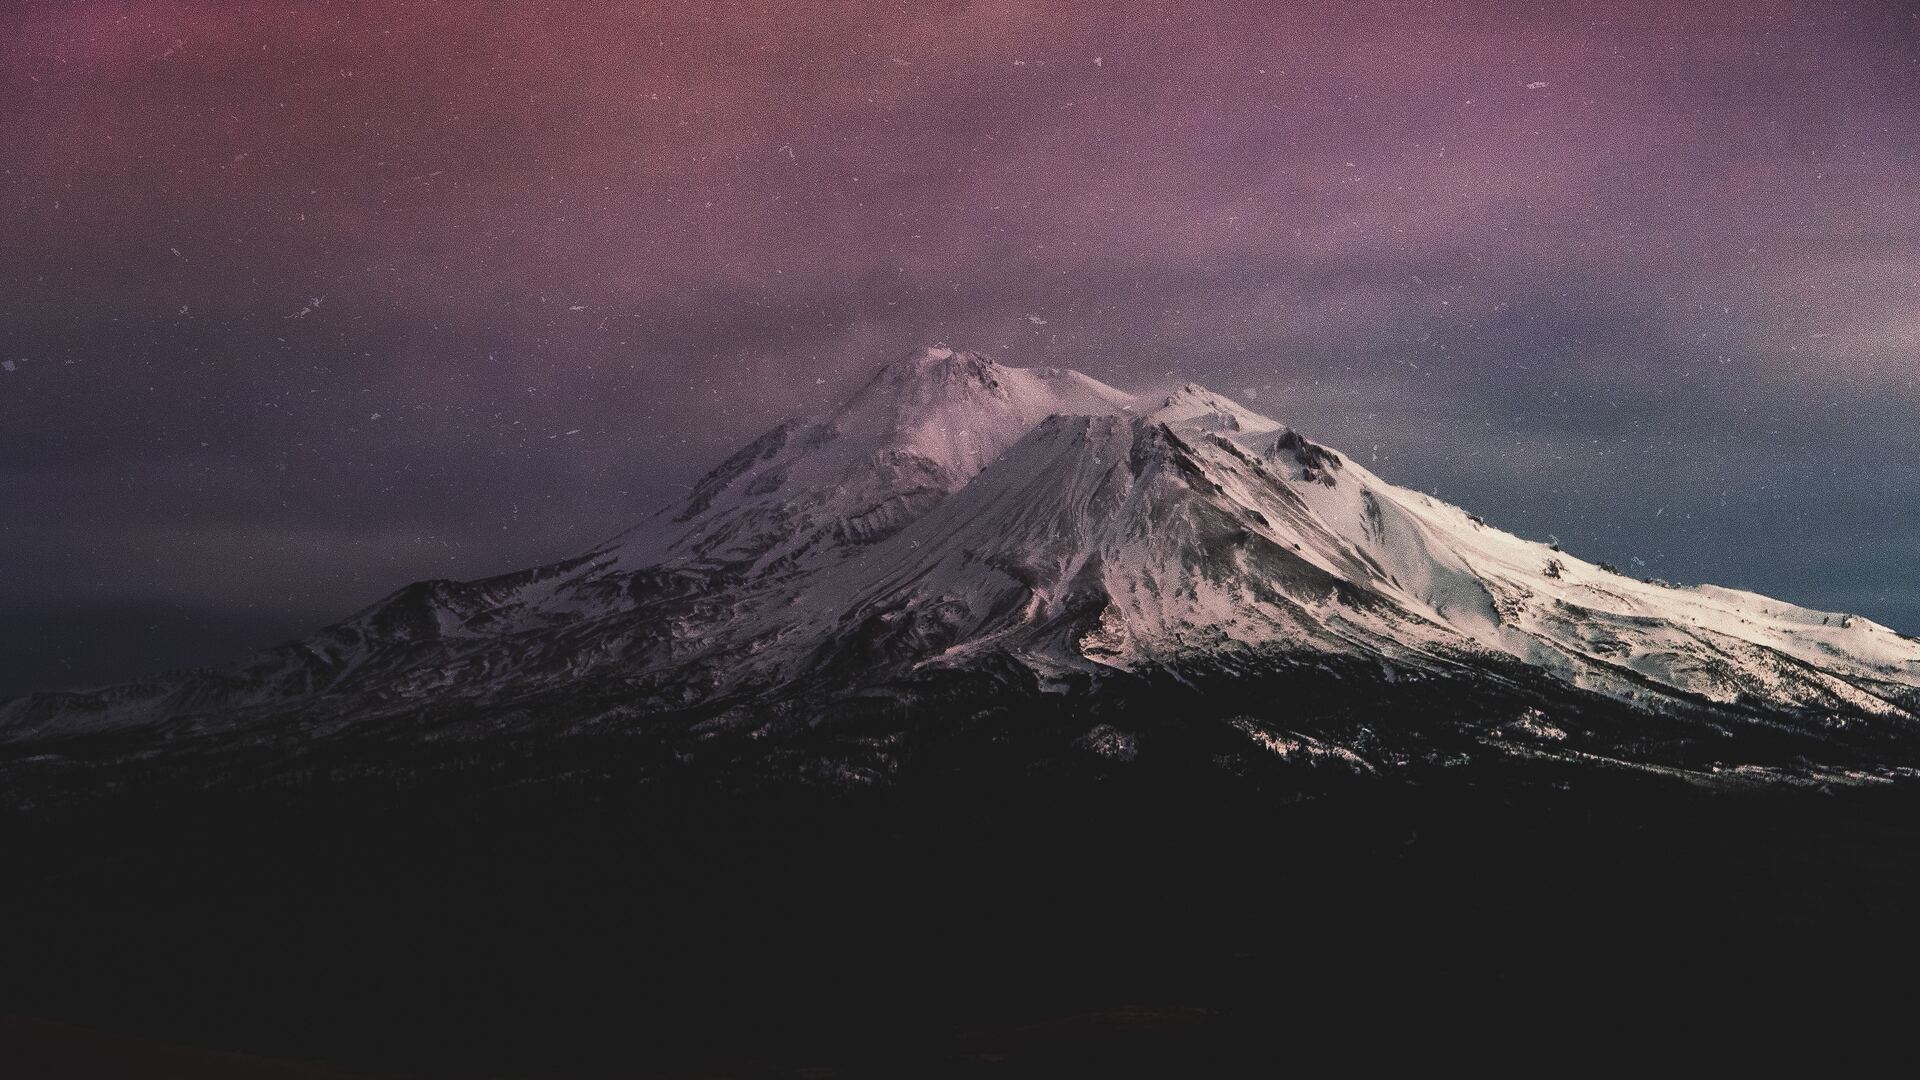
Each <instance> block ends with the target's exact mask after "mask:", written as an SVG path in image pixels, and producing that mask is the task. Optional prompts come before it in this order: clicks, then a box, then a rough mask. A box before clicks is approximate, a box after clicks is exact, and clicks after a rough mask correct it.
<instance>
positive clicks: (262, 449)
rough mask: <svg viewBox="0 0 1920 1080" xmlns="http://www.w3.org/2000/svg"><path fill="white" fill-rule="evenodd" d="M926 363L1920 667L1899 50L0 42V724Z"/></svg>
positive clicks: (682, 38) (459, 18)
mask: <svg viewBox="0 0 1920 1080" xmlns="http://www.w3.org/2000/svg"><path fill="white" fill-rule="evenodd" d="M923 342H950V343H952V344H955V345H961V346H966V347H971V348H975V349H978V350H980V351H982V352H986V353H988V354H990V355H992V356H994V357H996V358H998V359H1001V360H1002V361H1003V362H1006V363H1009V364H1015V365H1021V366H1028V365H1034V364H1051V365H1060V366H1067V367H1073V368H1078V369H1080V370H1082V371H1085V372H1087V373H1088V374H1091V375H1093V376H1095V377H1097V378H1100V379H1103V380H1106V381H1108V382H1111V383H1114V384H1116V385H1119V386H1121V387H1123V388H1127V389H1152V388H1155V387H1159V386H1163V385H1165V384H1169V383H1172V382H1173V381H1175V380H1176V379H1193V380H1197V381H1199V382H1202V383H1205V384H1207V385H1209V386H1211V387H1213V388H1215V389H1218V390H1221V391H1223V392H1226V393H1229V394H1232V395H1234V396H1237V397H1240V398H1242V399H1243V400H1247V401H1248V403H1249V404H1251V405H1252V406H1254V407H1255V408H1257V409H1258V410H1260V411H1262V412H1265V413H1268V414H1270V415H1273V416H1275V417H1276V418H1279V419H1282V420H1285V421H1288V422H1291V423H1292V424H1294V425H1295V426H1296V427H1299V428H1301V429H1302V430H1304V431H1305V432H1306V433H1307V434H1309V435H1310V436H1312V437H1314V438H1316V439H1318V440H1320V441H1323V442H1326V443H1329V444H1331V445H1333V446H1335V447H1338V448H1340V449H1343V450H1345V451H1347V452H1348V453H1349V454H1351V455H1353V456H1354V457H1356V458H1357V459H1358V460H1360V461H1361V462H1362V463H1364V464H1368V465H1370V467H1372V468H1373V469H1374V470H1375V471H1377V472H1379V473H1381V474H1382V475H1384V476H1386V477H1387V478H1388V479H1391V480H1394V481H1397V482H1400V483H1403V484H1407V485H1410V486H1414V487H1418V488H1421V489H1424V490H1437V491H1438V493H1439V494H1440V495H1441V496H1442V497H1444V498H1447V499H1449V500H1451V501H1454V502H1458V503H1461V504H1462V505H1464V506H1466V507H1468V508H1470V509H1473V510H1475V511H1477V512H1479V513H1481V514H1482V515H1483V516H1485V517H1486V518H1488V519H1489V520H1490V521H1491V522H1493V523H1494V524H1496V525H1499V526H1502V527H1504V528H1507V529H1509V530H1512V531H1515V532H1518V533H1520V534H1522V535H1526V536H1530V537H1534V538H1541V539H1544V538H1547V537H1549V536H1557V537H1558V538H1559V539H1560V540H1561V541H1562V542H1564V543H1565V544H1566V545H1567V546H1568V548H1569V549H1571V550H1572V551H1574V552H1576V553H1578V554H1580V555H1583V556H1585V557H1588V558H1593V559H1606V560H1609V561H1612V562H1615V563H1617V564H1619V565H1620V566H1622V567H1623V568H1624V569H1627V570H1628V571H1630V572H1632V573H1635V574H1636V575H1637V576H1659V577H1665V578H1671V579H1676V580H1682V581H1701V580H1710V581H1716V582H1719V583H1723V584H1728V585H1739V586H1745V587H1749V588H1756V589H1760V590H1762V591H1765V592H1769V593H1773V594H1776V595H1779V596H1782V597H1785V598H1788V599H1791V600H1795V601H1798V602H1802V603H1806V604H1810V605H1814V606H1818V607H1825V608H1833V609H1837V610H1846V611H1855V612H1860V613H1862V614H1866V615H1868V616H1870V617H1872V618H1875V619H1878V620H1880V621H1883V622H1886V623H1888V624H1890V625H1892V626H1894V627H1895V628H1897V629H1902V630H1906V631H1909V632H1916V631H1920V575H1916V572H1915V569H1914V567H1913V557H1914V553H1915V552H1916V550H1920V472H1917V471H1916V470H1917V468H1920V388H1916V380H1920V15H1917V14H1916V11H1915V5H1913V4H1912V3H1889V4H1884V5H1870V4H1850V3H1846V2H1844V0H1829V2H1824V3H1817V4H1807V5H1799V4H1790V3H1715V2H1712V0H1703V2H1702V3H1697V4H1691V5H1683V4H1675V3H1670V2H1662V3H1650V4H1644V5H1639V4H1622V3H1609V4H1591V5H1586V4H1578V3H1553V4H1545V3H1541V4H1526V5H1508V6H1496V5H1469V4H1464V3H1462V4H1444V3H1430V4H1429V3H1419V4H1386V5H1376V6H1368V5H1365V4H1359V3H1331V4H1300V5H1295V6H1292V7H1283V5H1281V4H1278V3H1260V4H1255V3H1247V4H1240V3H1207V4H1202V3H1195V2H1189V3H1185V4H1141V5H1128V4H1121V3H1108V2H1102V3H1097V4H1096V3H1085V4H1041V3H1024V2H989V3H950V4H906V3H898V4H885V5H879V4H874V5H867V4H853V3H836V4H832V5H827V4H809V3H799V2H794V0H785V2H773V3H764V4H761V3H753V4H729V3H723V2H713V0H703V2H699V3H688V4H678V3H674V4H667V3H643V2H629V3H595V2H586V0H580V2H567V3H560V2H557V0H556V2H554V3H552V4H513V3H497V4H495V3H480V2H477V0H476V2H458V3H456V2H451V0H448V2H443V3H421V2H415V3H406V2H401V0H369V2H365V3H361V2H344V0H343V2H334V3H325V2H299V3H296V2H293V0H284V2H280V3H246V2H239V0H223V2H221V3H218V4H213V3H194V4H189V3H161V2H147V0H126V2H119V3H106V2H98V3H89V2H64V3H56V2H43V3H30V2H22V0H15V2H12V3H6V4H4V5H0V361H3V362H0V694H6V693H11V692H19V691H23V690H26V689H30V688H36V687H53V686H62V685H75V684H81V683H86V682H91V681H99V680H103V679H109V678H117V677H122V676H127V675H131V674H135V673H139V672H143V671H148V670H153V669H157V668H164V667H168V666H175V665H179V664H187V663H213V662H220V661H225V660H228V659H231V658H233V657H234V656H236V655H238V654H241V653H244V652H245V651H247V650H249V649H251V648H254V647H259V646H265V645H269V644H273V643H275V642H277V641H280V640H283V639H285V638H288V637H291V636H294V635H297V634H300V633H303V632H305V631H307V630H310V629H313V628H315V627H317V626H319V625H321V624H323V623H325V622H328V621H331V620H334V619H337V618H339V617H341V616H344V615H346V614H348V613H349V612H351V611H353V610H355V609H357V608H359V607H361V606H363V605H365V604H367V603H369V602H371V601H373V600H374V599H376V598H378V597H379V596H381V595H383V594H385V593H387V592H389V591H391V590H392V589H393V588H395V587H397V586H399V585H402V584H404V583H406V582H408V581H410V580H414V579H418V578H426V577H474V576H480V575H484V574H489V573H494V572H499V571H505V570H510V569H515V568H518V567H521V566H525V565H530V564H532V563H535V562H539V561H542V560H545V559H550V558H554V557H558V556H562V555H567V554H571V553H574V552H577V551H579V550H582V549H584V548H585V547H588V546H590V545H592V544H593V543H596V542H598V541H600V540H602V539H604V538H606V537H607V536H609V535H611V534H613V533H615V532H617V531H619V530H620V529H622V528H624V527H626V526H627V525H629V524H631V523H633V522H634V521H636V520H638V519H639V518H641V517H642V516H644V515H645V514H646V513H648V512H649V511H651V510H652V509H653V508H654V507H656V506H657V505H658V504H659V503H661V502H662V501H664V500H665V499H667V498H669V497H671V496H672V495H673V494H674V493H675V492H676V491H677V490H679V488H680V485H684V484H687V483H689V482H691V481H692V480H693V479H694V478H695V477H696V476H697V475H698V474H699V473H701V472H703V471H705V470H706V469H707V468H708V467H710V466H711V465H712V464H714V463H715V462H716V461H717V460H718V459H719V458H720V457H722V456H724V455H725V454H726V453H727V452H729V451H730V450H732V449H733V448H735V447H736V446H738V445H739V444H741V443H742V442H744V441H746V440H747V439H749V438H751V437H752V436H754V435H755V434H757V433H758V432H759V431H761V430H763V429H765V428H766V427H768V426H770V425H771V424H773V423H774V422H775V421H777V420H779V419H780V418H782V417H783V416H786V415H789V414H792V413H796V412H806V411H813V410H816V409H820V408H824V407H826V406H829V405H831V404H833V403H836V402H838V401H839V400H841V399H842V398H844V397H845V396H846V395H847V394H848V393H849V392H850V390H851V389H852V388H853V387H854V386H855V385H856V384H857V382H858V381H859V380H861V379H863V378H864V377H865V376H866V375H868V374H869V373H870V372H871V371H872V369H873V368H875V367H876V366H878V365H879V364H881V363H883V362H885V361H887V360H889V359H892V358H894V357H895V356H897V355H899V354H901V353H903V352H905V351H907V350H908V349H910V348H912V347H913V346H915V345H917V344H920V343H923Z"/></svg>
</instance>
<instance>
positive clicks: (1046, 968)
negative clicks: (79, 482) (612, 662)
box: [0, 724, 1920, 1076]
mask: <svg viewBox="0 0 1920 1080" xmlns="http://www.w3.org/2000/svg"><path fill="white" fill-rule="evenodd" d="M1081 729H1082V730H1083V729H1084V724H1082V725H1081ZM963 730H965V733H964V734H962V735H957V736H955V737H954V738H952V739H951V740H949V741H948V742H947V743H946V744H945V745H943V746H942V747H941V748H940V750H939V752H938V753H933V752H925V753H920V754H917V755H911V756H909V757H908V758H907V759H906V760H905V762H904V764H902V765H901V766H900V768H899V769H898V771H897V772H896V774H895V775H894V776H892V777H891V783H889V784H885V785H865V784H842V785H822V784H819V783H806V784H802V783H785V782H781V781H780V780H779V779H778V776H779V773H780V770H778V769H769V768H765V767H763V768H760V769H758V770H757V771H756V770H746V771H744V772H743V770H742V769H740V768H739V765H738V762H729V763H721V764H716V765H714V766H712V767H705V766H702V765H701V764H700V763H698V762H697V761H695V762H692V763H689V764H688V765H686V767H684V768H682V769H679V770H675V771H668V772H666V773H662V772H660V771H659V769H658V768H657V766H658V762H657V761H655V760H654V759H653V756H651V755H653V754H654V753H655V752H656V751H657V748H653V749H649V750H645V751H641V750H635V749H634V744H633V743H632V742H631V741H630V740H628V741H623V740H620V739H617V738H612V737H605V738H593V737H587V736H576V737H572V738H568V739H564V740H557V741H549V742H544V743H537V744H532V743H527V742H525V741H516V740H502V741H499V742H481V743H467V744H462V745H461V746H460V747H459V748H458V750H447V749H432V748H422V747H420V746H418V745H415V744H405V743H395V744H393V745H391V746H387V747H384V748H370V747H369V746H366V745H361V746H358V747H357V748H356V749H355V750H354V753H353V756H352V757H351V758H350V759H348V758H341V759H339V760H332V761H330V759H329V758H327V757H326V756H325V755H324V754H321V755H317V756H316V755H314V754H306V755H302V756H299V757H297V758H288V757H286V756H285V755H284V754H283V753H281V752H278V751H275V752H271V753H269V752H267V751H264V750H259V749H248V748H243V747H234V748H228V749H226V750H223V751H219V752H215V751H212V750H203V751H201V752H200V753H198V754H197V755H196V756H195V757H194V758H193V759H192V763H191V764H190V765H183V764H179V763H177V762H174V760H173V758H172V757H170V756H169V755H167V754H159V755H150V756H148V757H145V758H140V759H137V760H135V761H132V762H129V761H127V760H126V759H125V758H124V756H123V755H120V754H119V753H118V752H117V751H114V750H113V748H111V747H102V746H97V745H91V746H90V745H88V744H76V745H74V746H70V747H65V748H62V749H61V752H60V754H59V756H58V760H59V762H60V765H59V767H58V768H54V769H49V768H48V767H47V765H46V761H47V759H44V758H42V759H38V760H36V761H25V762H23V761H21V760H19V759H20V757H21V755H19V754H16V755H15V756H14V760H13V762H12V766H13V767H12V769H11V771H9V772H8V773H7V774H6V775H7V776H8V777H9V778H10V787H11V790H10V792H9V803H8V805H9V809H8V810H7V815H6V818H5V821H4V830H5V832H4V845H5V847H4V852H5V858H6V866H7V872H6V884H5V888H4V889H0V919H4V925H5V926H6V927H7V939H6V940H7V947H6V953H7V955H6V959H5V963H4V965H0V1013H6V1014H11V1015H12V1016H13V1017H15V1018H16V1019H13V1020H10V1021H8V1022H7V1023H5V1024H0V1073H6V1074H7V1075H33V1074H36V1073H40V1074H47V1075H74V1076H94V1075H128V1076H132V1075H142V1076H145V1075H182V1076H187V1075H209V1076H211V1075H221V1076H226V1075H232V1076H240V1075H288V1076H293V1075H300V1076H304V1075H335V1072H334V1070H341V1071H344V1072H347V1073H348V1074H353V1073H359V1072H372V1073H377V1074H387V1073H401V1074H412V1073H426V1074H432V1075H522V1074H527V1075H574V1074H587V1075H652V1074H669V1075H671V1074H677V1073H687V1074H693V1075H748V1076H750V1075H776V1076H777V1075H813V1076H819V1075H876V1076H901V1075H960V1076H972V1075H986V1076H1002V1075H1061V1074H1079V1073H1083V1072H1089V1071H1091V1072H1094V1073H1106V1074H1112V1073H1116V1072H1134V1073H1151V1074H1163V1075H1218V1074H1223V1073H1233V1072H1241V1071H1254V1072H1260V1073H1270V1072H1272V1071H1275V1070H1277V1069H1279V1068H1281V1067H1285V1066H1299V1065H1302V1064H1305V1063H1318V1062H1329V1061H1331V1062H1338V1063H1345V1064H1348V1065H1364V1064H1369V1063H1379V1062H1403V1061H1407V1060H1456V1059H1459V1057H1460V1056H1461V1055H1471V1056H1472V1057H1473V1058H1475V1059H1477V1058H1478V1057H1479V1056H1481V1055H1484V1054H1486V1053H1488V1052H1492V1051H1497V1052H1499V1053H1502V1054H1511V1055H1517V1056H1519V1057H1521V1058H1522V1060H1545V1059H1531V1058H1529V1057H1528V1055H1531V1054H1535V1053H1540V1052H1548V1053H1552V1054H1555V1055H1557V1057H1556V1058H1554V1059H1552V1060H1558V1061H1562V1062H1566V1061H1571V1060H1573V1057H1569V1056H1568V1055H1573V1056H1574V1057H1577V1058H1578V1059H1580V1060H1586V1059H1589V1058H1591V1057H1593V1056H1594V1055H1603V1054H1609V1053H1616V1052H1620V1051H1621V1050H1623V1049H1625V1048H1646V1047H1654V1046H1668V1047H1670V1046H1671V1045H1672V1040H1673V1039H1675V1038H1677V1037H1685V1038H1686V1039H1687V1040H1689V1041H1691V1042H1693V1043H1695V1044H1704V1045H1706V1046H1707V1047H1710V1050H1709V1052H1710V1053H1712V1054H1714V1055H1715V1056H1716V1058H1720V1059H1724V1058H1725V1057H1726V1056H1727V1055H1730V1054H1751V1053H1753V1052H1755V1051H1758V1052H1761V1053H1770V1052H1772V1048H1774V1047H1776V1046H1778V1045H1779V1044H1780V1043H1782V1042H1783V1041H1786V1040H1796V1041H1801V1042H1806V1041H1813V1042H1816V1043H1817V1044H1819V1045H1820V1047H1821V1050H1820V1052H1821V1053H1822V1055H1823V1057H1825V1058H1827V1059H1828V1060H1832V1058H1833V1056H1834V1055H1841V1054H1844V1053H1846V1052H1848V1051H1849V1050H1850V1049H1853V1050H1857V1049H1858V1048H1859V1047H1861V1046H1864V1045H1868V1040H1870V1039H1873V1038H1875V1037H1877V1036H1884V1035H1888V1034H1890V1033H1895V1032H1897V1031H1899V1030H1902V1027H1903V1025H1904V1024H1905V1023H1906V1022H1907V1020H1906V1018H1905V1016H1903V1015H1902V1014H1903V1013H1905V1012H1906V1011H1907V1009H1908V1005H1909V1001H1910V998H1911V986H1912V984H1913V980H1914V978H1915V975H1914V969H1913V968H1912V966H1911V961H1912V960H1913V958H1914V957H1915V955H1916V951H1915V948H1914V947H1915V944H1916V934H1915V931H1914V928H1913V914H1914V912H1915V911H1916V904H1915V901H1916V900H1917V899H1920V812H1916V811H1920V797H1917V795H1916V792H1915V791H1913V790H1911V787H1910V785H1907V784H1885V785H1878V786H1873V787H1867V788H1839V789H1834V788H1828V789H1826V790H1824V791H1822V790H1817V789H1813V788H1804V789H1793V790H1786V789H1779V788H1775V789H1756V790H1744V791H1742V790H1732V791H1715V792H1710V791H1705V790H1702V789H1700V788H1697V787H1693V786H1688V785H1683V784H1680V783H1677V782H1673V781H1669V780H1663V779H1657V778H1653V779H1650V778H1645V777H1641V776H1638V775H1635V774H1630V773H1625V772H1619V771H1606V770H1593V769H1585V770H1576V769H1570V768H1568V767H1566V766H1560V765H1551V766H1550V765H1545V764H1539V763H1532V764H1529V763H1519V762H1512V761H1506V762H1501V761H1484V762H1477V763H1473V764H1469V765H1466V766H1461V767H1455V768H1434V769H1432V770H1427V771H1421V770H1413V771H1411V772H1408V773H1405V774H1402V775H1396V776H1394V777H1392V778H1390V779H1383V778H1380V777H1377V776H1369V775H1366V774H1364V773H1360V772H1356V771H1354V770H1351V769H1345V768H1340V767H1337V765H1329V764H1326V763H1324V762H1322V763H1316V764H1299V763H1294V764H1287V765H1284V766H1283V765H1274V766H1271V767H1264V768H1252V767H1247V766H1245V763H1243V762H1240V761H1239V760H1237V759H1235V758H1234V757H1233V756H1232V755H1231V754H1228V753H1224V752H1222V750H1223V747H1224V746H1225V744H1219V745H1215V744H1214V743H1212V742H1210V741H1209V739H1210V738H1211V736H1202V735H1199V734H1190V735H1189V736H1186V737H1184V738H1177V737H1175V736H1172V735H1168V734H1165V733H1162V734H1161V735H1158V736H1154V735H1152V733H1149V737H1148V738H1145V739H1143V741H1142V742H1141V745H1140V752H1139V754H1138V756H1137V758H1135V759H1133V760H1128V761H1116V760H1109V759H1103V758H1097V757H1095V756H1093V755H1090V754H1089V755H1083V756H1082V758H1077V759H1076V758H1072V757H1070V756H1059V755H1052V754H1050V753H1043V754H1036V753H1035V752H1034V748H1033V746H1032V745H1031V744H1030V740H1031V739H1034V738H1043V736H1042V735H1035V734H1034V733H1033V732H1025V733H1020V734H1015V733H1014V732H1013V731H1012V730H1011V729H1007V728H999V727H994V726H992V725H986V726H983V727H980V728H978V729H963ZM1193 730H1197V729H1194V728H1190V727H1182V726H1179V725H1174V726H1170V727H1169V728H1168V731H1170V732H1177V731H1189V732H1191V731H1193ZM1055 734H1056V735H1058V737H1059V738H1060V739H1062V740H1064V739H1065V738H1066V736H1067V734H1068V732H1066V731H1064V730H1062V731H1060V732H1056V733H1055ZM1064 745H1066V744H1065V743H1060V744H1058V745H1053V746H1051V749H1053V750H1059V749H1061V747H1062V746H1064ZM110 751H113V752H110ZM89 753H93V754H98V755H100V756H99V758H98V759H97V760H92V761H89V760H88V757H87V755H88V754H89ZM370 755H371V756H370ZM1269 756H1270V755H1269ZM762 764H763V765H764V764H765V763H762ZM796 771H797V770H796ZM747 776H751V777H753V778H752V779H750V780H749V779H744V777H747ZM35 785H41V787H40V788H38V789H36V788H35ZM1908 1015H1910V1014H1908ZM29 1018H30V1019H29ZM105 1033H111V1034H105ZM185 1048H199V1049H185ZM212 1051H218V1053H213V1052H212ZM236 1055H246V1056H236ZM269 1059H279V1060H269ZM8 1062H11V1065H8V1064H7V1063H8ZM295 1062H300V1063H311V1064H294V1063H295Z"/></svg>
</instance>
